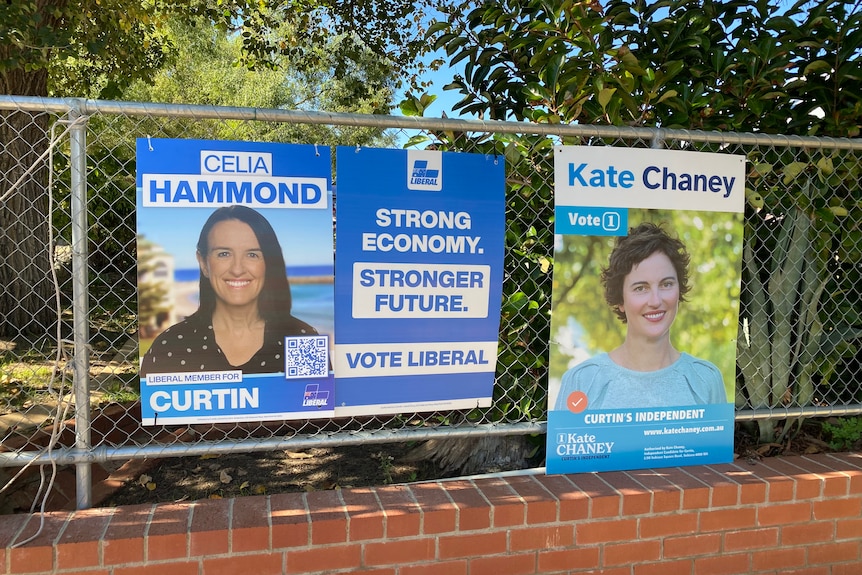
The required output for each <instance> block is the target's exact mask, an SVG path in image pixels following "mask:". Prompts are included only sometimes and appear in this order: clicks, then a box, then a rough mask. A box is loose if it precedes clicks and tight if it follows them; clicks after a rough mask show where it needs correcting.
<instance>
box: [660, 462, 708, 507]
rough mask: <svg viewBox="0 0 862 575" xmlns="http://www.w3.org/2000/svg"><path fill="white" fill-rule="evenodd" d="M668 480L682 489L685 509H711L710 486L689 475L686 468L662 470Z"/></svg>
mask: <svg viewBox="0 0 862 575" xmlns="http://www.w3.org/2000/svg"><path fill="white" fill-rule="evenodd" d="M658 472H660V473H663V474H664V476H665V477H667V480H668V481H670V482H671V483H673V484H674V485H676V486H677V487H679V488H680V490H681V492H682V508H683V509H706V508H708V507H709V495H710V491H709V486H708V485H707V484H706V483H704V482H703V481H701V480H700V479H698V478H697V477H694V476H692V475H690V474H688V473H686V470H685V468H679V467H670V468H668V469H660V470H658Z"/></svg>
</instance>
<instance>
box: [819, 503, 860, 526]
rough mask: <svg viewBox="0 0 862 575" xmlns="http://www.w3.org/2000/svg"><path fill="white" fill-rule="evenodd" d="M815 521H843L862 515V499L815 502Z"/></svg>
mask: <svg viewBox="0 0 862 575" xmlns="http://www.w3.org/2000/svg"><path fill="white" fill-rule="evenodd" d="M812 506H813V510H814V519H815V520H817V521H822V520H825V519H843V518H845V517H859V516H860V515H862V499H858V498H852V499H827V500H825V501H815V502H814V503H813V504H812Z"/></svg>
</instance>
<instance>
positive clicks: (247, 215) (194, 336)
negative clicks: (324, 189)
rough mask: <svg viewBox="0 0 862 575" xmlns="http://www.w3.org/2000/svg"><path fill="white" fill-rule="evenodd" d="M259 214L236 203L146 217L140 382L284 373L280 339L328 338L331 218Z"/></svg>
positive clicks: (288, 213) (278, 211)
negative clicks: (197, 374)
mask: <svg viewBox="0 0 862 575" xmlns="http://www.w3.org/2000/svg"><path fill="white" fill-rule="evenodd" d="M265 211H266V212H267V214H266V216H267V217H264V215H262V213H261V211H259V210H256V209H252V208H250V207H247V206H242V205H232V206H225V207H220V208H208V209H204V208H181V209H176V210H149V211H148V212H145V213H144V214H143V221H142V222H141V221H139V228H138V229H139V232H141V236H139V238H138V245H139V252H143V253H139V270H138V276H139V298H140V300H141V310H142V313H141V316H142V317H141V322H140V325H141V327H140V340H141V354H142V358H143V359H142V361H141V376H142V377H143V376H146V374H148V373H178V372H179V373H181V372H193V371H227V370H241V371H242V372H243V373H278V372H283V371H284V370H285V367H284V365H285V364H284V361H285V360H284V357H285V351H284V349H283V348H284V345H285V343H284V338H285V336H302V335H309V336H311V335H317V334H328V335H330V336H331V335H332V331H333V329H332V325H333V303H332V301H333V288H332V279H333V275H332V274H333V268H332V235H331V214H329V213H327V212H324V213H323V214H322V217H321V214H316V213H315V214H312V213H309V211H306V210H285V209H269V210H265ZM202 218H205V219H202ZM315 220H321V222H316V221H315ZM192 233H194V234H195V235H194V236H193V237H194V239H193V240H192V239H191V238H192V236H191V235H190V234H192Z"/></svg>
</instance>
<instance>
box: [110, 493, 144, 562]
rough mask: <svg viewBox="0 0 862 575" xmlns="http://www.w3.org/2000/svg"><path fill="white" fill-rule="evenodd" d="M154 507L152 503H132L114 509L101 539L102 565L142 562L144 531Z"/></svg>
mask: <svg viewBox="0 0 862 575" xmlns="http://www.w3.org/2000/svg"><path fill="white" fill-rule="evenodd" d="M154 509H155V507H154V506H152V505H132V506H123V507H118V508H117V509H116V511H115V512H114V514H113V515H112V516H111V523H110V525H108V529H107V530H106V531H105V536H104V539H103V540H102V561H103V564H104V565H119V564H122V563H139V562H143V560H144V533H145V532H146V528H147V521H148V520H149V517H150V514H151V513H152V512H153V511H154Z"/></svg>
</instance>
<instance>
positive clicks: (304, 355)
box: [284, 335, 329, 379]
mask: <svg viewBox="0 0 862 575" xmlns="http://www.w3.org/2000/svg"><path fill="white" fill-rule="evenodd" d="M328 375H329V338H328V337H326V336H325V335H311V336H308V335H298V336H290V337H285V338H284V376H285V378H287V379H297V378H305V377H327V376H328Z"/></svg>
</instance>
